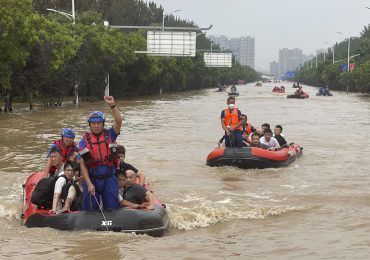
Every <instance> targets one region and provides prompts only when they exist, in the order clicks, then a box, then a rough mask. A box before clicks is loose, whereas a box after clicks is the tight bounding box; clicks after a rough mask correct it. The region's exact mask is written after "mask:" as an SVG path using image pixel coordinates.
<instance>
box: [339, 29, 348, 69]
mask: <svg viewBox="0 0 370 260" xmlns="http://www.w3.org/2000/svg"><path fill="white" fill-rule="evenodd" d="M337 33H339V34H342V35H343V33H342V32H339V31H337ZM350 48H351V37H350V36H349V37H348V50H347V72H348V71H349V52H350Z"/></svg>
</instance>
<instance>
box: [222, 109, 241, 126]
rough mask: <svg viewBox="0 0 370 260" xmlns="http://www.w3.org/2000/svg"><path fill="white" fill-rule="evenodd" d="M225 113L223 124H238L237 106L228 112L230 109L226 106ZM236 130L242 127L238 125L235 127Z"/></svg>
mask: <svg viewBox="0 0 370 260" xmlns="http://www.w3.org/2000/svg"><path fill="white" fill-rule="evenodd" d="M224 113H225V120H224V124H225V126H226V127H227V126H236V125H237V124H239V114H238V108H237V107H234V108H233V110H232V111H231V113H230V109H229V108H226V109H225V110H224ZM235 129H236V130H242V127H241V126H239V127H238V128H235Z"/></svg>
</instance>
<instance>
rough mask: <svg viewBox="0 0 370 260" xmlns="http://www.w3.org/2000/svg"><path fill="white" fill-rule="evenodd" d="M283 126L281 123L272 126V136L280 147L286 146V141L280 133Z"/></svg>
mask: <svg viewBox="0 0 370 260" xmlns="http://www.w3.org/2000/svg"><path fill="white" fill-rule="evenodd" d="M282 132H283V127H282V126H281V125H276V126H275V128H274V138H275V139H276V140H277V141H278V143H279V145H280V146H281V147H288V143H287V141H286V140H285V138H284V135H283V134H282Z"/></svg>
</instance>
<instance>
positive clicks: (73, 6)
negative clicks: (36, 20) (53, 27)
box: [46, 0, 76, 24]
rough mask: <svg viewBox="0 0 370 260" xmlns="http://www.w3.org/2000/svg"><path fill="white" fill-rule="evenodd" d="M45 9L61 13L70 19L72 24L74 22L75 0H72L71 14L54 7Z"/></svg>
mask: <svg viewBox="0 0 370 260" xmlns="http://www.w3.org/2000/svg"><path fill="white" fill-rule="evenodd" d="M46 10H48V11H51V12H54V13H58V14H61V15H64V16H65V17H67V18H68V19H71V20H72V23H73V24H76V13H75V0H72V14H69V13H65V12H61V11H58V10H55V9H51V8H47V9H46Z"/></svg>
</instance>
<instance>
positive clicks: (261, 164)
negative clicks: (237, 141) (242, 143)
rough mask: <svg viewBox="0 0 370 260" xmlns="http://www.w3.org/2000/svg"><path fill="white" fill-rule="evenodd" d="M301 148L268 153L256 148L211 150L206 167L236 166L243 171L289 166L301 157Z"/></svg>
mask: <svg viewBox="0 0 370 260" xmlns="http://www.w3.org/2000/svg"><path fill="white" fill-rule="evenodd" d="M302 151H303V147H302V146H300V145H299V144H291V145H290V146H289V148H282V149H280V150H278V151H270V150H266V149H262V148H256V147H242V148H228V147H221V148H217V149H215V150H213V151H212V152H211V153H210V154H209V155H208V157H207V165H208V166H211V167H219V166H237V167H239V168H243V169H253V168H257V169H263V168H276V167H282V166H287V165H289V164H291V163H292V162H293V161H294V160H295V159H296V158H298V157H299V156H301V155H302Z"/></svg>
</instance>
